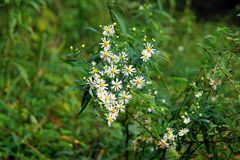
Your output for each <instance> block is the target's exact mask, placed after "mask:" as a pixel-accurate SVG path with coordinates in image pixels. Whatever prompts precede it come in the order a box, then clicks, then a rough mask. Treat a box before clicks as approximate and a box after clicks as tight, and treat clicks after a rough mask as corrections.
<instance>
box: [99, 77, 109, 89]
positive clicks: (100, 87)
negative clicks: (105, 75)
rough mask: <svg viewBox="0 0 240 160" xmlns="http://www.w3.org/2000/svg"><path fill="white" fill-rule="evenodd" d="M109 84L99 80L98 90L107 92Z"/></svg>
mask: <svg viewBox="0 0 240 160" xmlns="http://www.w3.org/2000/svg"><path fill="white" fill-rule="evenodd" d="M107 86H108V84H107V83H106V81H105V80H104V79H98V80H97V88H98V89H99V90H105V89H106V88H107Z"/></svg>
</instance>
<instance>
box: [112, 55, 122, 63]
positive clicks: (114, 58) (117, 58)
mask: <svg viewBox="0 0 240 160" xmlns="http://www.w3.org/2000/svg"><path fill="white" fill-rule="evenodd" d="M111 60H112V61H111V62H113V63H118V62H119V60H120V58H119V57H118V56H117V55H116V54H112V55H111Z"/></svg>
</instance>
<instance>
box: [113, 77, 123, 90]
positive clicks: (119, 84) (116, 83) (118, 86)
mask: <svg viewBox="0 0 240 160" xmlns="http://www.w3.org/2000/svg"><path fill="white" fill-rule="evenodd" d="M111 88H112V89H113V90H115V91H119V90H120V89H121V88H122V81H119V80H118V78H117V79H116V80H115V81H114V80H113V81H112V87H111Z"/></svg>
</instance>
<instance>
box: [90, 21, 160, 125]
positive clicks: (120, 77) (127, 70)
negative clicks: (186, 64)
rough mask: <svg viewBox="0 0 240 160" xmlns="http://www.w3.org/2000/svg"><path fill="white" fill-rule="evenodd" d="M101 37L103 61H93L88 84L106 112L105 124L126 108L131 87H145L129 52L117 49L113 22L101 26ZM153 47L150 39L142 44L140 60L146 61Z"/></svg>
mask: <svg viewBox="0 0 240 160" xmlns="http://www.w3.org/2000/svg"><path fill="white" fill-rule="evenodd" d="M102 34H103V38H101V40H102V42H101V43H100V46H101V51H100V58H101V60H102V63H100V64H98V65H96V63H93V67H92V70H91V72H90V73H91V75H90V77H89V78H88V84H89V85H90V90H91V92H92V93H93V96H94V97H97V98H96V99H97V100H96V101H97V102H98V103H99V104H100V106H101V107H102V109H103V110H104V111H105V112H106V119H107V121H108V125H109V126H111V125H112V122H113V121H115V120H116V119H117V117H118V114H119V113H121V112H124V111H125V108H126V105H127V103H129V102H130V100H131V98H132V95H131V91H132V90H135V89H141V88H143V87H144V84H145V78H144V77H143V76H142V75H140V74H141V73H139V71H138V69H137V68H135V67H134V64H130V63H129V56H128V54H127V53H126V51H125V50H123V49H122V50H117V49H116V48H115V46H116V45H114V44H115V43H114V36H115V30H114V25H109V26H104V27H103V32H102ZM154 52H155V49H154V48H153V45H152V44H150V43H146V44H145V48H144V49H143V51H142V57H141V58H142V60H143V61H144V62H146V61H147V60H149V58H150V57H151V56H152V54H154Z"/></svg>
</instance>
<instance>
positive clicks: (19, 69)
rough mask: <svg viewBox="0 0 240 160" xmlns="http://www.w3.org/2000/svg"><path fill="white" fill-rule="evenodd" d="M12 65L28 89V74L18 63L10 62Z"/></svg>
mask: <svg viewBox="0 0 240 160" xmlns="http://www.w3.org/2000/svg"><path fill="white" fill-rule="evenodd" d="M12 64H13V65H14V66H15V67H16V68H17V69H18V71H19V73H20V75H21V77H22V78H23V79H24V81H25V83H26V84H27V85H28V87H30V86H31V84H30V82H29V78H28V73H27V71H26V70H25V68H24V67H23V66H22V65H21V64H19V63H15V62H12Z"/></svg>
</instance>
